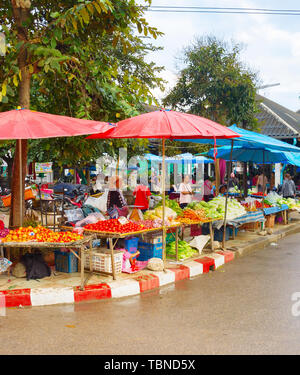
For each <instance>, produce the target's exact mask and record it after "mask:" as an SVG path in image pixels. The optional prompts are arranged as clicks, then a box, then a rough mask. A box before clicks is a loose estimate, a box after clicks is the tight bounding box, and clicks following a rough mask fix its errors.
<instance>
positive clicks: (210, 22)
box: [140, 0, 300, 111]
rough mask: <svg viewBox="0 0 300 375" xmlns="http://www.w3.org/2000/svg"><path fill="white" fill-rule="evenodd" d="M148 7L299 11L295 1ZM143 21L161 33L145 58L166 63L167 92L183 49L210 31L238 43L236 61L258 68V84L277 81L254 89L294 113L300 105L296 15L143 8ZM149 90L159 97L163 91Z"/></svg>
mask: <svg viewBox="0 0 300 375" xmlns="http://www.w3.org/2000/svg"><path fill="white" fill-rule="evenodd" d="M140 2H141V3H142V1H140ZM152 5H170V6H209V7H242V8H244V7H245V8H268V9H299V10H300V3H299V0H285V1H284V2H282V1H281V0H172V1H170V0H153V2H152ZM146 19H147V21H148V22H149V24H150V25H151V26H155V27H157V28H158V30H160V31H162V32H164V36H162V37H160V38H158V40H157V41H155V42H154V43H153V44H155V45H159V46H162V47H163V48H164V49H163V50H162V51H158V52H154V53H151V54H150V55H149V56H148V60H152V61H154V62H155V63H156V64H157V65H161V66H164V67H165V71H164V72H163V74H162V76H163V78H164V79H165V80H167V81H168V84H167V86H166V90H169V89H170V88H171V87H172V86H173V85H174V84H175V82H176V77H177V75H176V74H177V73H178V68H177V67H176V65H177V66H178V62H177V63H176V60H177V61H178V59H177V57H178V56H180V54H181V53H182V48H183V47H185V46H188V45H190V44H191V43H192V42H193V40H194V38H195V37H196V36H203V35H207V34H209V35H214V36H217V37H218V38H221V39H223V40H225V41H231V40H234V41H235V42H238V43H243V45H244V50H243V51H242V53H241V60H242V62H243V63H244V64H246V66H248V67H249V68H250V69H251V70H254V71H256V72H258V76H259V78H260V81H261V82H262V84H264V85H265V84H275V83H280V86H276V87H271V88H267V89H261V90H259V91H258V93H259V94H261V95H264V96H265V97H267V98H269V99H271V100H273V101H275V102H277V103H278V104H281V105H283V106H285V107H287V108H289V109H291V110H293V111H297V110H299V109H300V99H299V96H300V28H299V25H300V16H279V15H245V14H243V15H241V14H238V15H237V14H226V15H225V14H221V15H220V14H219V15H218V14H201V13H194V14H193V13H158V12H146ZM154 93H155V95H156V96H157V97H158V98H160V99H161V98H162V97H163V96H164V95H165V93H166V92H165V93H161V92H160V91H159V90H156V91H155V92H154Z"/></svg>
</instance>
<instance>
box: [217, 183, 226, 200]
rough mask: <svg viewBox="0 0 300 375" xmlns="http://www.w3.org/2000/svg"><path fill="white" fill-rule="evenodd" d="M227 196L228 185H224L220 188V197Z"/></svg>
mask: <svg viewBox="0 0 300 375" xmlns="http://www.w3.org/2000/svg"><path fill="white" fill-rule="evenodd" d="M226 194H227V185H226V184H223V185H221V186H220V187H219V196H220V197H224V196H225V195H226Z"/></svg>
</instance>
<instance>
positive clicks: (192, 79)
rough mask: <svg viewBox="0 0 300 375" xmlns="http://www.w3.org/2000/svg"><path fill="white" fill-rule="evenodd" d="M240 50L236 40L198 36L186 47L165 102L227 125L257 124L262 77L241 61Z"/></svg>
mask: <svg viewBox="0 0 300 375" xmlns="http://www.w3.org/2000/svg"><path fill="white" fill-rule="evenodd" d="M240 52H241V45H239V44H236V43H234V42H232V43H230V44H229V43H225V42H223V41H221V40H218V39H217V38H215V37H212V36H206V37H203V38H197V39H196V40H195V42H194V43H193V44H192V45H191V46H189V47H187V48H185V49H184V51H183V59H182V60H183V63H184V67H183V68H182V69H181V70H180V72H179V79H178V81H177V83H176V85H175V87H174V88H173V89H172V90H171V91H170V92H169V93H168V95H167V96H166V97H165V98H164V100H163V104H164V105H165V106H170V107H171V108H173V109H176V110H179V111H186V112H189V113H193V114H196V115H200V116H203V117H206V118H210V119H211V120H213V121H216V122H218V123H220V124H223V125H232V124H233V123H235V124H237V125H239V126H242V127H244V128H248V129H253V128H255V127H256V125H257V120H256V118H255V114H256V113H257V112H258V103H257V101H256V97H255V96H256V83H257V80H258V78H257V74H256V73H254V72H252V71H251V70H249V69H247V68H246V67H245V66H244V65H243V64H242V63H241V61H240Z"/></svg>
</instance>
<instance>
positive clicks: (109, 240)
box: [108, 238, 117, 280]
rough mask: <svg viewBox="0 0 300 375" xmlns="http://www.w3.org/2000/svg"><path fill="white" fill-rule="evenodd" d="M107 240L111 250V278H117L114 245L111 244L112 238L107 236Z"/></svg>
mask: <svg viewBox="0 0 300 375" xmlns="http://www.w3.org/2000/svg"><path fill="white" fill-rule="evenodd" d="M108 242H109V248H110V252H111V268H112V274H113V279H114V280H116V279H117V278H116V268H115V257H114V245H113V240H112V238H109V239H108Z"/></svg>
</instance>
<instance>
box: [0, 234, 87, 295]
mask: <svg viewBox="0 0 300 375" xmlns="http://www.w3.org/2000/svg"><path fill="white" fill-rule="evenodd" d="M93 237H94V236H87V237H85V238H83V239H82V240H78V241H73V242H57V243H54V242H33V241H32V242H29V241H27V242H1V243H0V250H1V251H2V250H3V248H6V249H7V258H8V259H9V260H10V249H11V248H15V249H22V248H28V249H29V250H30V251H31V249H41V248H44V249H61V248H64V249H65V248H68V249H69V250H70V251H71V252H72V253H73V254H74V256H76V258H78V260H79V261H81V264H80V263H79V264H80V280H81V281H80V287H81V289H82V290H83V288H84V285H85V281H84V255H85V252H86V251H87V248H89V251H91V250H92V239H93ZM76 249H77V250H78V252H79V254H80V255H78V254H77V253H76V252H75V251H74V250H76Z"/></svg>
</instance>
